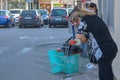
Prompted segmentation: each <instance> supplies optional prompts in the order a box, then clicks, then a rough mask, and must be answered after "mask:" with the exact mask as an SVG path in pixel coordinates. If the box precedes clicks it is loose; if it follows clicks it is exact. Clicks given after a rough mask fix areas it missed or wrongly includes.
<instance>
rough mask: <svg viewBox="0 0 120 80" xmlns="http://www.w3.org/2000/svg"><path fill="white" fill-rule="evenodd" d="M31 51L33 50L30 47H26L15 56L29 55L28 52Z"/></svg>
mask: <svg viewBox="0 0 120 80" xmlns="http://www.w3.org/2000/svg"><path fill="white" fill-rule="evenodd" d="M32 49H33V48H31V47H29V48H28V47H25V48H23V49H21V50H20V51H19V52H18V53H17V55H21V54H27V53H30V52H31V51H32Z"/></svg>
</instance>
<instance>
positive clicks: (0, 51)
mask: <svg viewBox="0 0 120 80" xmlns="http://www.w3.org/2000/svg"><path fill="white" fill-rule="evenodd" d="M6 49H8V47H0V54H2V53H3V52H4V51H5V50H6Z"/></svg>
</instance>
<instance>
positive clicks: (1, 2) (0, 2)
mask: <svg viewBox="0 0 120 80" xmlns="http://www.w3.org/2000/svg"><path fill="white" fill-rule="evenodd" d="M0 4H1V10H2V9H3V0H1V1H0Z"/></svg>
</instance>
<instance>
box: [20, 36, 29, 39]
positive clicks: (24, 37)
mask: <svg viewBox="0 0 120 80" xmlns="http://www.w3.org/2000/svg"><path fill="white" fill-rule="evenodd" d="M26 38H28V37H27V36H21V37H19V39H26Z"/></svg>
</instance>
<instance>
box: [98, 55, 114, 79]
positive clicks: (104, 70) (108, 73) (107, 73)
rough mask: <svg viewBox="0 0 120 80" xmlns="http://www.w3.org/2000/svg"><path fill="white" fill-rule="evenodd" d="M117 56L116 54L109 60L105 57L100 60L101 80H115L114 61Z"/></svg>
mask: <svg viewBox="0 0 120 80" xmlns="http://www.w3.org/2000/svg"><path fill="white" fill-rule="evenodd" d="M115 56H116V54H114V55H113V56H112V57H109V58H107V57H104V56H103V57H102V58H100V59H99V60H98V67H99V80H114V75H113V70H112V61H113V59H114V58H115Z"/></svg>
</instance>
